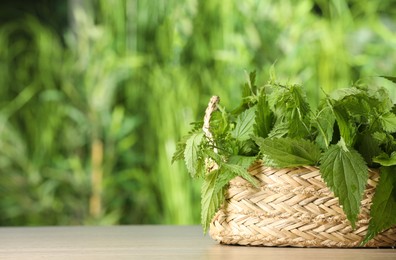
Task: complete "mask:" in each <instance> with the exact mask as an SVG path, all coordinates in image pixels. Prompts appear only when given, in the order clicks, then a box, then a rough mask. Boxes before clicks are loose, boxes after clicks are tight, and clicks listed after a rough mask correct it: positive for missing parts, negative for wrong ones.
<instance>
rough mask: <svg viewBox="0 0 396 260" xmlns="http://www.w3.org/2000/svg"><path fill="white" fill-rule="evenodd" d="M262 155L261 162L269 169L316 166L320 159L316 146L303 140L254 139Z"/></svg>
mask: <svg viewBox="0 0 396 260" xmlns="http://www.w3.org/2000/svg"><path fill="white" fill-rule="evenodd" d="M255 141H256V143H257V145H258V146H259V147H260V151H261V153H262V154H263V158H262V159H263V162H264V164H265V165H267V166H271V167H279V168H281V167H296V166H303V165H316V164H317V162H318V161H319V158H320V149H319V147H318V146H317V145H315V144H313V143H312V142H310V141H308V140H304V139H291V138H279V139H278V138H273V139H269V138H267V139H263V138H255Z"/></svg>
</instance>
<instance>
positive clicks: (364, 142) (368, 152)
mask: <svg viewBox="0 0 396 260" xmlns="http://www.w3.org/2000/svg"><path fill="white" fill-rule="evenodd" d="M357 143H358V144H359V145H358V147H357V149H358V151H359V153H360V154H361V155H362V156H363V158H364V160H365V161H366V162H367V164H368V165H369V166H372V164H373V158H374V157H376V156H378V155H379V154H380V153H381V152H382V150H381V148H380V143H379V141H378V140H377V139H376V138H374V137H373V135H372V134H370V133H369V132H365V133H362V134H359V135H358V140H357Z"/></svg>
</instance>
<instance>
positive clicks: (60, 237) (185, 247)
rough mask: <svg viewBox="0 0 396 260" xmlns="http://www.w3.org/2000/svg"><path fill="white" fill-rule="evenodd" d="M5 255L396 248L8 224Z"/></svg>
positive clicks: (352, 253) (242, 254)
mask: <svg viewBox="0 0 396 260" xmlns="http://www.w3.org/2000/svg"><path fill="white" fill-rule="evenodd" d="M0 259H111V260H112V259H114V260H115V259H143V260H148V259H213V260H216V259H227V260H232V259H238V260H245V259H266V260H269V259H276V260H281V259H292V260H300V259H304V260H309V259H315V260H322V259H323V260H326V259H328V260H336V259H337V260H343V259H348V260H350V259H358V260H372V259H381V260H391V259H392V260H394V259H396V250H395V249H326V248H323V249H322V248H317V249H313V248H312V249H311V248H286V247H284V248H282V247H260V248H259V247H243V246H225V245H219V244H217V243H216V242H214V241H213V240H211V239H210V238H209V237H208V236H204V235H203V234H202V229H201V227H199V226H113V227H18V228H16V227H14V228H4V227H3V228H0Z"/></svg>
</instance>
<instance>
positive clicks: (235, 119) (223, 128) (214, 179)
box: [172, 72, 396, 245]
mask: <svg viewBox="0 0 396 260" xmlns="http://www.w3.org/2000/svg"><path fill="white" fill-rule="evenodd" d="M255 77H256V75H255V72H252V73H250V74H249V77H248V82H247V83H246V84H245V85H244V86H243V88H242V103H241V105H240V106H239V107H237V108H236V109H234V110H232V111H227V110H226V109H225V108H224V107H222V106H221V105H219V104H218V102H216V100H215V101H214V103H213V104H214V106H216V107H214V110H215V111H214V112H213V113H212V115H211V118H210V127H209V129H208V126H205V125H204V123H203V122H196V123H193V129H192V130H191V131H190V133H189V134H188V135H186V136H185V137H183V139H182V140H181V141H180V142H179V143H178V146H177V150H176V152H175V154H174V156H173V159H172V161H175V160H184V161H185V163H186V167H187V169H188V171H189V173H190V174H191V176H192V177H193V178H203V180H204V181H203V184H202V190H201V206H202V208H201V223H202V226H203V228H204V232H206V231H207V228H208V226H209V224H210V221H211V220H212V218H213V216H214V214H215V213H216V211H217V210H218V209H219V208H220V206H221V205H222V204H223V203H224V200H225V192H226V189H227V186H228V183H229V181H230V180H231V179H233V178H235V177H236V176H241V177H243V178H245V179H246V180H247V181H249V182H250V183H252V185H254V186H257V183H256V181H255V179H254V178H253V177H252V176H251V175H250V174H249V173H248V169H249V167H250V166H251V165H252V164H253V163H255V162H257V161H261V162H262V163H263V164H264V165H266V166H269V167H275V168H284V167H299V166H306V165H312V166H317V167H319V169H320V173H321V176H322V178H323V180H324V181H325V183H326V185H327V186H328V187H329V188H330V190H331V191H332V192H333V193H334V195H335V196H336V197H337V198H338V199H339V203H340V205H341V206H342V208H343V211H344V213H345V215H346V217H347V219H348V220H349V221H350V224H351V226H352V227H353V228H355V223H356V221H357V219H358V214H359V212H360V206H361V201H362V199H363V193H364V190H365V187H366V184H367V182H368V180H369V169H370V168H376V169H377V170H378V171H379V174H380V179H379V183H378V185H377V187H376V191H375V194H374V197H373V201H372V206H371V209H370V216H371V220H370V223H369V227H368V231H367V235H366V237H365V238H364V240H363V241H362V245H363V244H365V243H367V242H368V241H369V240H370V239H372V238H374V237H375V236H376V235H377V234H378V233H380V232H382V231H384V230H386V229H388V228H390V227H392V226H394V225H396V114H395V113H396V106H395V105H394V104H393V102H392V100H391V98H390V96H389V94H388V92H387V90H386V89H384V88H382V87H376V88H371V87H370V88H369V87H367V86H362V85H354V86H351V87H349V88H344V89H338V90H335V91H334V92H332V93H331V94H326V95H325V97H324V98H323V99H321V100H320V102H319V106H318V108H317V109H315V110H313V109H311V107H310V105H309V103H308V101H307V99H306V96H305V93H304V90H303V88H302V87H301V86H300V85H295V84H294V85H293V84H287V85H282V84H279V83H277V82H276V81H275V80H273V79H272V80H270V81H269V82H268V83H267V84H266V85H264V86H260V87H258V86H257V85H256V84H255ZM385 78H387V79H389V80H391V81H395V78H394V77H385ZM203 130H204V131H203ZM206 130H209V131H210V132H209V134H210V138H208V134H206V135H205V132H207V131H206ZM211 165H212V167H211ZM213 165H214V167H213ZM209 168H210V170H208V169H209Z"/></svg>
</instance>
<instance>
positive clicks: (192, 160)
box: [184, 132, 204, 177]
mask: <svg viewBox="0 0 396 260" xmlns="http://www.w3.org/2000/svg"><path fill="white" fill-rule="evenodd" d="M203 136H204V133H203V132H199V133H193V134H191V136H190V137H189V138H188V139H187V141H186V148H185V150H184V161H185V163H186V167H187V170H188V172H189V173H190V174H191V176H192V177H195V176H196V174H197V168H196V167H197V165H198V164H199V162H198V160H199V157H198V152H199V145H200V144H201V141H202V137H203Z"/></svg>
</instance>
